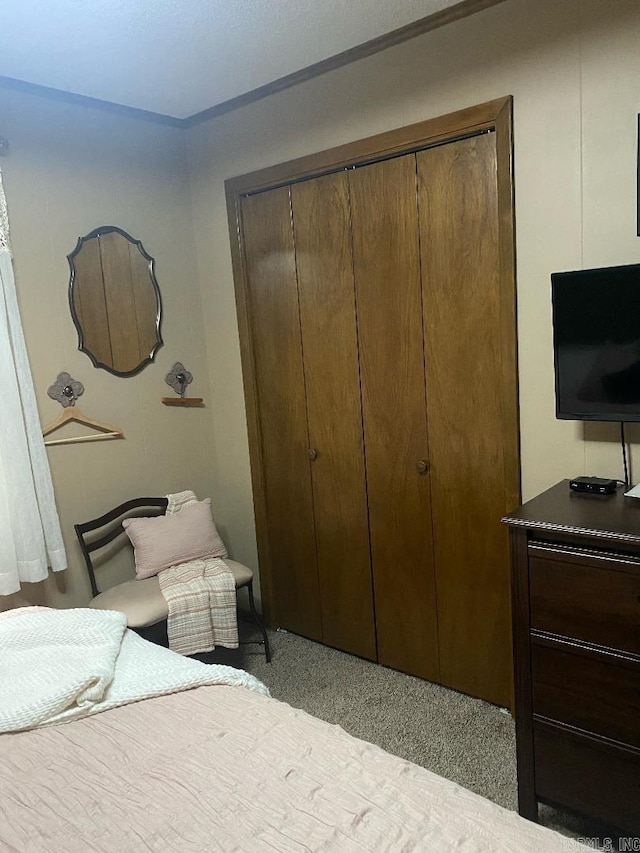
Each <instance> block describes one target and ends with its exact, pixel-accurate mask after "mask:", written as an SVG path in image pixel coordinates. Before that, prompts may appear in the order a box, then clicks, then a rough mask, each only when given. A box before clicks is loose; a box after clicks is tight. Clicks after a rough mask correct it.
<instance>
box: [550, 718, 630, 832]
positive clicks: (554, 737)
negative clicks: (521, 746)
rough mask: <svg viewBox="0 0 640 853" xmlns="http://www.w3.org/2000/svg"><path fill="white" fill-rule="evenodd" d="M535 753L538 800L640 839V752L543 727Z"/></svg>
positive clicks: (554, 728) (558, 729) (555, 728)
mask: <svg viewBox="0 0 640 853" xmlns="http://www.w3.org/2000/svg"><path fill="white" fill-rule="evenodd" d="M534 752H535V788H536V795H537V796H538V797H540V798H541V799H543V800H546V801H547V802H551V803H557V804H559V805H564V806H568V807H569V808H572V809H576V811H579V812H583V813H584V814H588V815H589V816H590V817H593V818H596V819H599V820H603V821H605V822H607V823H611V824H613V825H614V826H618V827H620V828H621V829H624V830H626V831H627V832H630V833H632V834H640V752H637V753H634V752H633V751H632V750H625V749H623V748H621V747H616V746H614V745H610V744H607V743H605V742H602V741H598V740H597V739H596V738H589V737H585V736H580V735H576V734H573V733H571V732H565V731H562V730H561V729H560V728H558V727H555V726H549V725H545V724H543V723H535V725H534Z"/></svg>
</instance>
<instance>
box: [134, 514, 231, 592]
mask: <svg viewBox="0 0 640 853" xmlns="http://www.w3.org/2000/svg"><path fill="white" fill-rule="evenodd" d="M122 526H123V527H124V529H125V530H126V532H127V536H128V537H129V539H130V540H131V543H132V545H133V548H134V554H135V561H136V577H137V579H138V580H144V578H150V577H153V575H157V574H158V572H161V571H162V570H163V569H168V568H169V566H177V565H178V564H179V563H188V562H189V560H197V559H200V558H201V557H227V556H228V554H227V549H226V548H225V547H224V542H223V541H222V539H221V538H220V536H219V535H218V531H217V530H216V526H215V524H214V522H213V518H212V516H211V498H206V499H205V500H203V501H197V502H195V503H192V504H187V506H184V507H182V509H181V510H179V511H178V512H175V513H172V514H171V515H158V516H154V517H152V518H125V520H124V521H123V522H122Z"/></svg>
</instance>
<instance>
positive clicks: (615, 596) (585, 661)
mask: <svg viewBox="0 0 640 853" xmlns="http://www.w3.org/2000/svg"><path fill="white" fill-rule="evenodd" d="M503 521H504V522H506V523H507V524H508V525H509V528H510V538H511V559H512V594H513V626H514V659H515V710H516V740H517V757H518V805H519V811H520V814H521V815H523V816H524V817H527V818H529V819H531V820H537V818H538V802H545V803H550V804H553V805H559V806H565V807H568V808H570V809H574V810H576V811H578V812H582V813H583V814H586V815H588V816H590V817H592V818H595V819H597V820H601V821H603V822H606V823H609V824H611V825H613V826H617V827H619V828H621V829H624V830H626V831H628V832H631V833H634V834H638V835H640V500H638V499H636V498H628V497H625V496H624V494H623V490H622V488H619V489H618V492H617V493H616V494H615V495H609V496H600V495H592V494H578V493H576V492H572V491H571V490H570V489H569V481H568V480H563V481H562V482H561V483H558V484H557V485H556V486H554V487H553V488H551V489H549V490H548V491H546V492H544V493H543V494H541V495H539V496H538V497H537V498H534V499H533V500H531V501H529V502H528V503H526V504H524V505H523V506H521V507H519V508H518V509H516V510H514V512H512V513H510V514H509V515H507V516H505V518H504V519H503Z"/></svg>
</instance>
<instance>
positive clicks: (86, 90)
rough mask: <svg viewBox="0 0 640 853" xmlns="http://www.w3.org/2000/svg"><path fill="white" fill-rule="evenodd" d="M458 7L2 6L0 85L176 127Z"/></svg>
mask: <svg viewBox="0 0 640 853" xmlns="http://www.w3.org/2000/svg"><path fill="white" fill-rule="evenodd" d="M457 2H458V0H108V2H107V1H106V0H2V15H1V16H0V76H3V77H8V78H13V79H15V80H20V81H25V82H28V83H34V84H38V85H41V86H48V87H52V88H54V89H60V90H62V91H65V92H72V93H74V94H80V95H86V96H90V97H93V98H100V99H102V100H106V101H111V102H113V103H116V104H121V105H125V106H130V107H136V108H138V109H144V110H150V111H152V112H156V113H161V114H163V115H167V116H172V117H174V118H179V119H182V118H186V117H188V116H191V115H193V114H195V113H199V112H201V111H203V110H207V109H210V108H212V107H214V106H216V105H218V104H220V103H223V102H225V101H228V100H230V99H232V98H235V97H237V96H239V95H243V94H245V93H247V92H250V91H252V90H254V89H256V88H258V87H260V86H264V85H266V84H268V83H271V82H273V81H274V80H277V79H279V78H281V77H284V76H286V75H288V74H292V73H294V72H297V71H300V70H301V69H302V68H306V67H307V66H309V65H312V64H313V63H316V62H319V61H321V60H325V59H328V58H329V57H332V56H335V54H337V53H340V52H342V51H344V50H347V49H349V48H352V47H355V46H357V45H360V44H362V43H364V42H367V41H369V40H371V39H375V38H377V37H379V36H381V35H384V34H385V33H388V32H390V31H392V30H395V29H397V28H399V27H403V26H405V25H407V24H410V23H412V22H414V21H416V20H419V19H421V18H425V17H427V16H429V15H432V14H434V13H436V12H440V11H442V10H444V9H446V8H448V7H451V6H455V5H456V4H457Z"/></svg>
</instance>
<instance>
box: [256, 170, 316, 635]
mask: <svg viewBox="0 0 640 853" xmlns="http://www.w3.org/2000/svg"><path fill="white" fill-rule="evenodd" d="M242 218H243V226H244V229H243V230H244V235H245V243H244V252H245V260H246V269H247V293H248V303H247V308H248V312H249V322H250V324H251V334H252V344H253V358H254V365H255V383H256V392H257V399H258V417H259V424H260V439H261V452H262V466H263V475H264V489H265V497H266V513H267V524H268V529H269V542H268V548H269V562H270V568H271V584H272V590H273V605H274V611H275V614H276V617H277V621H278V625H280V626H282V627H285V628H289V629H290V630H292V631H297V632H299V633H301V634H304V636H307V637H311V638H312V639H321V636H322V625H321V618H320V595H319V585H318V572H317V563H316V550H315V535H314V521H313V497H312V490H311V473H310V470H309V464H310V463H309V456H308V447H309V438H308V430H307V414H306V402H305V388H304V372H303V363H302V344H301V337H300V318H299V311H298V291H297V281H296V268H295V257H294V245H293V226H292V221H291V207H290V199H289V190H288V188H286V187H285V188H282V189H276V190H271V191H269V192H265V193H259V194H257V195H253V196H249V197H247V198H244V199H243V200H242Z"/></svg>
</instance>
